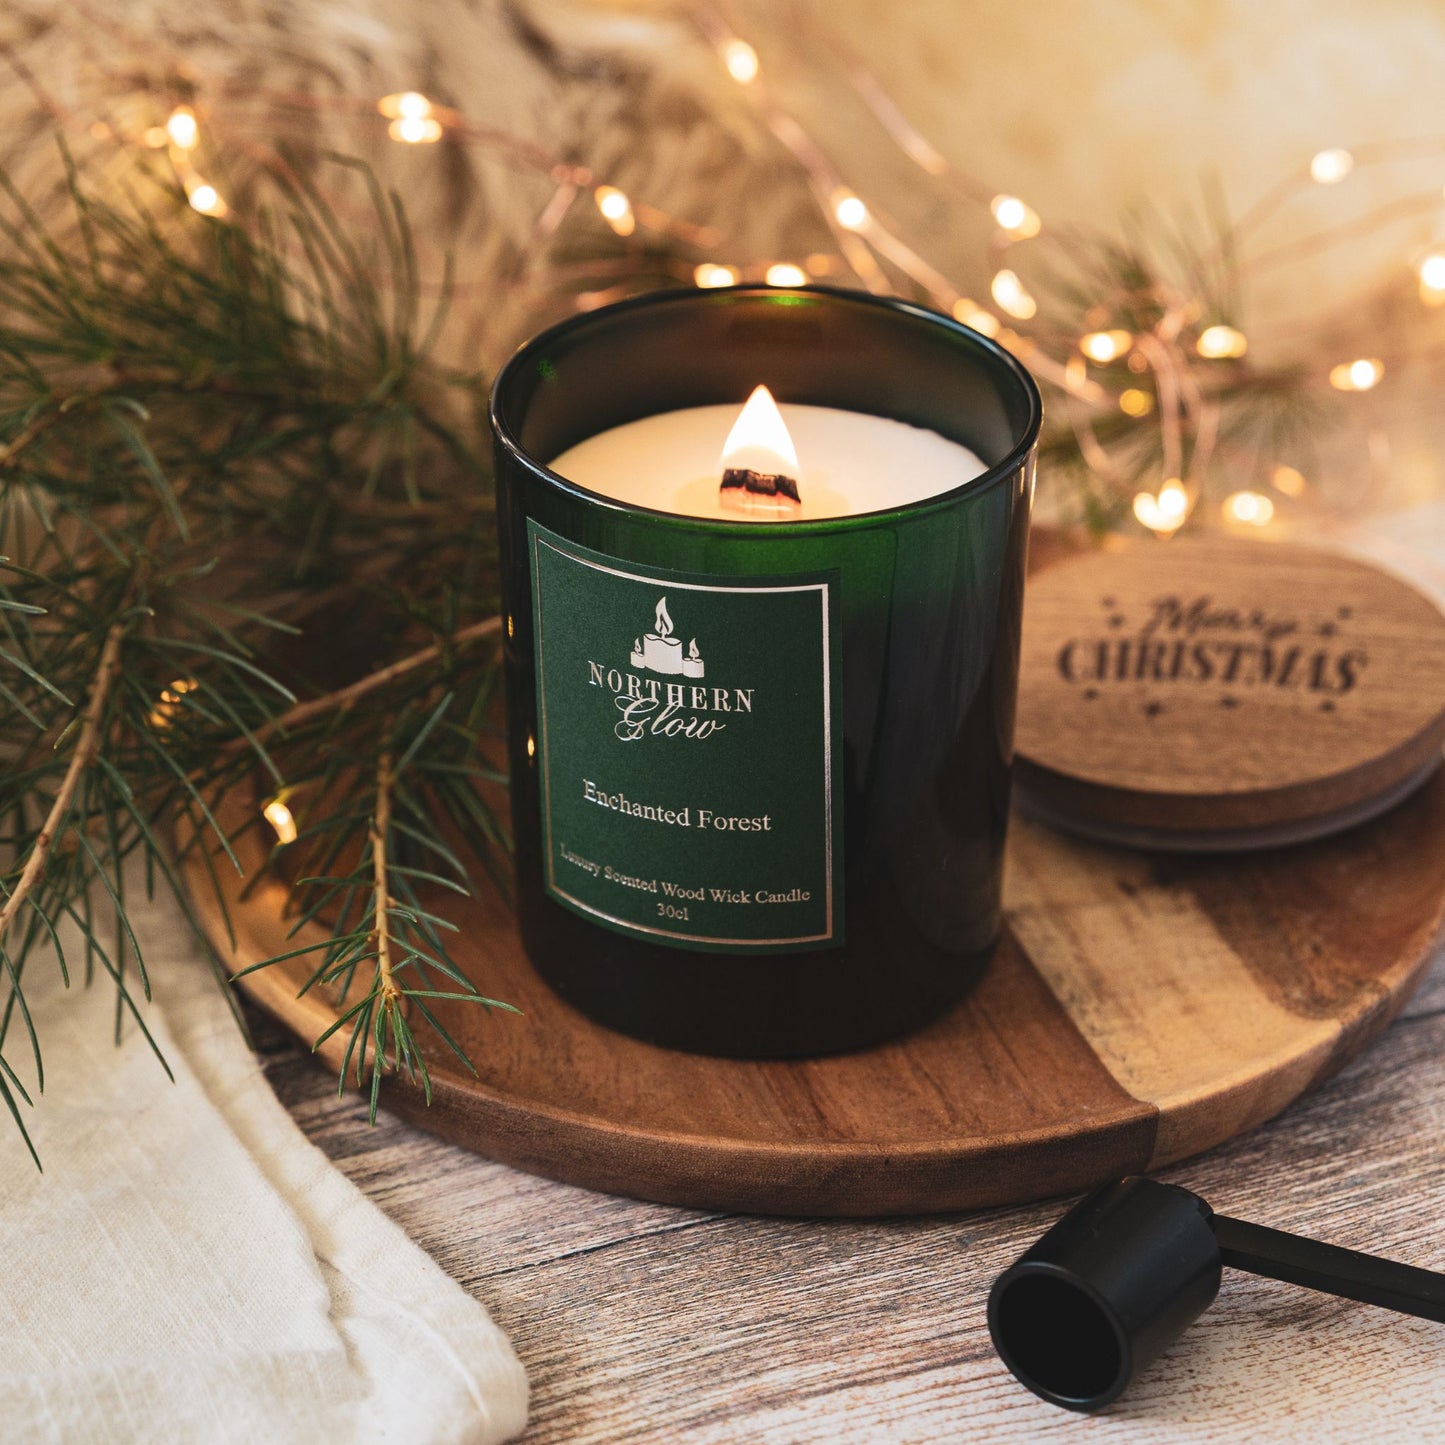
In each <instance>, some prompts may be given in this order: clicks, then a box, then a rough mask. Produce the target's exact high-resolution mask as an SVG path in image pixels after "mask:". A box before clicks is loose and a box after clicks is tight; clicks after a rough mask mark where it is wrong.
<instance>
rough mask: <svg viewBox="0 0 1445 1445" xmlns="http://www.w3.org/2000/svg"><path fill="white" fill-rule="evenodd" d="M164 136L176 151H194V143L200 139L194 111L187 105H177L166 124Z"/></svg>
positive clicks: (199, 129) (199, 130)
mask: <svg viewBox="0 0 1445 1445" xmlns="http://www.w3.org/2000/svg"><path fill="white" fill-rule="evenodd" d="M166 135H167V136H168V137H169V138H170V142H171V144H172V145H173V146H175V147H176V148H177V149H178V150H183V151H189V150H194V149H195V148H196V142H197V141H198V140H200V138H201V128H200V126H198V125H197V124H196V113H195V111H193V110H192V109H191V108H190V106H188V105H178V106H177V107H176V108H175V109H174V110H173V111H172V112H171V117H170V119H169V120H168V121H167V122H166Z"/></svg>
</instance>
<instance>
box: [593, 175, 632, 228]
mask: <svg viewBox="0 0 1445 1445" xmlns="http://www.w3.org/2000/svg"><path fill="white" fill-rule="evenodd" d="M593 198H594V199H595V200H596V202H597V209H598V210H599V211H601V212H602V219H603V220H604V221H606V222H607V224H608V225H609V226H611V227H612V229H613V230H614V231H616V232H617V234H618V235H619V236H630V235H631V234H632V233H633V232H634V231H635V230H636V229H637V217H636V216H634V215H633V214H632V202H631V201H629V200H628V199H627V194H626V192H624V191H619V190H618V189H617V187H616V186H598V187H597V189H596V190H595V191H594V192H593Z"/></svg>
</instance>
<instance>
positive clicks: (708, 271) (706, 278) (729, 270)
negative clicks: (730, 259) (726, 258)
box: [692, 261, 738, 287]
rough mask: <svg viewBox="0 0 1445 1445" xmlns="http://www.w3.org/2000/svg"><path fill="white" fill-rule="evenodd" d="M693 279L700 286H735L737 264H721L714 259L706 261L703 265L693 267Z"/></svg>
mask: <svg viewBox="0 0 1445 1445" xmlns="http://www.w3.org/2000/svg"><path fill="white" fill-rule="evenodd" d="M692 279H693V281H694V283H695V284H696V285H698V286H703V287H711V286H735V285H736V284H737V279H738V273H737V268H736V267H735V266H719V265H717V264H716V263H715V262H712V261H704V262H703V263H702V265H701V266H696V267H694V268H693V273H692Z"/></svg>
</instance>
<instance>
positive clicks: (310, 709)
mask: <svg viewBox="0 0 1445 1445" xmlns="http://www.w3.org/2000/svg"><path fill="white" fill-rule="evenodd" d="M501 626H502V619H501V618H500V617H489V618H487V620H486V621H485V622H476V623H473V624H472V625H471V626H470V627H463V628H462V629H461V630H460V631H458V632H454V633H452V634H451V636H449V637H448V638H447V639H446V641H445V642H444V643H443V642H437V643H433V644H432V645H431V646H430V647H424V648H422V649H421V650H420V651H419V652H414V653H412V654H411V655H410V656H409V657H403V658H401V659H399V660H398V661H396V662H393V663H389V664H388V665H387V666H385V667H381V668H378V669H377V670H376V671H375V672H372V673H368V674H367V675H366V676H365V677H363V678H359V679H358V680H357V681H356V682H353V683H350V684H348V685H347V686H346V687H341V688H337V689H336V691H335V692H330V693H327V694H325V696H323V697H313V698H308V699H307V700H306V701H305V702H298V703H297V704H296V705H295V706H294V707H292V708H289V709H288V710H287V711H286V712H284V713H282V714H281V715H280V717H276V718H273V719H272V720H271V721H270V722H268V723H267V724H266V725H265V726H264V727H261V728H258V729H257V730H256V733H255V736H254V742H256V743H267V742H269V741H270V740H271V739H272V738H273V737H276V736H277V735H278V734H280V735H284V734H285V733H288V732H294V731H295V730H296V729H297V728H299V727H302V726H304V725H305V724H306V723H309V722H311V721H312V720H313V719H314V718H317V717H320V716H322V715H323V714H325V713H328V712H333V711H335V710H337V709H345V708H350V707H354V706H355V705H356V704H357V703H358V702H360V701H361V699H362V698H364V697H368V696H369V695H370V694H371V693H373V692H378V691H380V690H381V689H383V688H386V687H389V686H390V685H391V684H392V683H394V682H397V681H398V680H399V679H401V678H403V677H405V676H406V675H407V674H408V673H410V672H415V671H416V669H417V668H421V667H426V666H428V665H430V664H431V663H434V662H437V661H438V660H440V659H441V658H442V657H443V655H445V654H446V653H448V652H455V651H458V650H460V649H462V648H464V647H468V646H470V645H471V644H472V643H473V642H477V641H479V640H480V639H481V638H484V637H491V636H493V635H495V634H496V633H497V632H499V631H500V630H501ZM244 742H245V739H236V740H235V742H234V743H233V746H238V745H240V744H241V743H244Z"/></svg>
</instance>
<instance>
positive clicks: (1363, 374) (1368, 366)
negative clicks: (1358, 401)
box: [1330, 356, 1385, 391]
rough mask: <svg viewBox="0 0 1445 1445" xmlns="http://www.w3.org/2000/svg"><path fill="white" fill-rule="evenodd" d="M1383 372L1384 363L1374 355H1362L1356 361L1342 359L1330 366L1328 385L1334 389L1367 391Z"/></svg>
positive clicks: (1376, 382)
mask: <svg viewBox="0 0 1445 1445" xmlns="http://www.w3.org/2000/svg"><path fill="white" fill-rule="evenodd" d="M1384 374H1385V363H1384V362H1383V361H1380V360H1379V359H1378V358H1376V357H1371V356H1364V357H1361V358H1360V359H1359V360H1358V361H1342V362H1341V363H1340V364H1339V365H1338V366H1335V367H1331V368H1330V385H1331V386H1332V387H1334V388H1335V390H1336V391H1369V389H1370V388H1371V387H1372V386H1375V385H1376V384H1378V382H1379V380H1380V378H1381V377H1382V376H1384Z"/></svg>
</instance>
